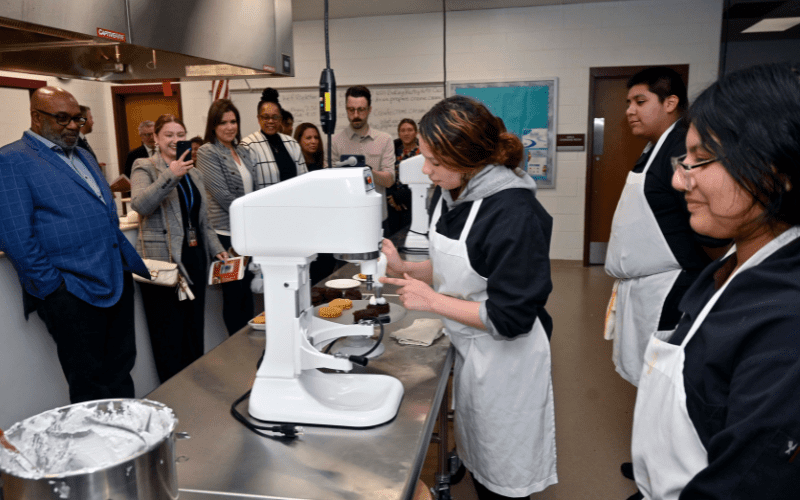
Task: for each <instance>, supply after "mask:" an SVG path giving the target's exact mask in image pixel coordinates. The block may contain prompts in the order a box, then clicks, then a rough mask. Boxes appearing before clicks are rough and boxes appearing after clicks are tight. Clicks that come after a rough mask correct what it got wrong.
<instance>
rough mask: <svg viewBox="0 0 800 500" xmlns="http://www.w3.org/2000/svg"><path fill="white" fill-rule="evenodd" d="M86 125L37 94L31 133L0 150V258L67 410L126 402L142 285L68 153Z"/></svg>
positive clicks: (53, 98)
mask: <svg viewBox="0 0 800 500" xmlns="http://www.w3.org/2000/svg"><path fill="white" fill-rule="evenodd" d="M85 122H86V118H84V117H83V115H81V112H80V108H79V106H78V102H77V101H76V100H75V98H74V97H73V96H72V94H70V93H69V92H67V91H65V90H63V89H61V88H58V87H42V88H40V89H38V90H36V92H34V93H33V95H32V96H31V128H30V130H27V131H25V133H24V134H23V136H22V139H20V140H18V141H16V142H13V143H11V144H8V145H7V146H5V147H3V148H2V149H0V250H2V251H3V252H5V253H6V254H7V256H8V258H9V259H10V261H11V263H12V264H13V265H14V268H15V269H16V270H17V274H18V276H19V281H20V284H21V285H22V289H23V299H24V300H23V303H24V304H25V317H26V318H27V316H28V314H29V313H30V312H32V311H33V310H36V311H37V312H38V314H39V316H40V317H41V318H42V320H43V321H44V323H45V325H46V326H47V330H48V331H49V332H50V335H52V336H53V339H54V340H55V342H56V346H57V350H58V358H59V361H60V362H61V367H62V370H63V371H64V375H65V377H66V379H67V383H68V384H69V395H70V400H71V401H72V402H73V403H76V402H80V401H87V400H92V399H102V398H119V397H134V390H133V379H132V378H131V375H130V371H131V369H132V368H133V365H134V362H135V360H136V344H135V339H134V328H133V279H132V277H131V272H135V273H137V274H140V275H143V276H149V275H148V273H147V268H146V267H145V265H144V263H143V262H142V260H141V259H140V258H139V256H138V255H137V253H136V250H135V249H134V248H133V246H132V245H131V244H130V243H129V242H128V240H127V239H126V238H125V236H124V235H123V234H122V232H121V231H120V230H119V219H118V217H117V210H116V205H115V203H114V198H113V196H112V194H111V191H110V190H109V188H108V184H107V183H106V182H105V180H104V179H103V177H102V174H101V172H100V168H99V166H98V165H97V162H96V161H95V160H94V158H93V157H92V156H91V155H90V154H89V153H88V152H87V151H86V150H84V149H82V148H79V147H76V144H77V141H78V133H79V131H80V128H81V126H82V125H83V124H84V123H85Z"/></svg>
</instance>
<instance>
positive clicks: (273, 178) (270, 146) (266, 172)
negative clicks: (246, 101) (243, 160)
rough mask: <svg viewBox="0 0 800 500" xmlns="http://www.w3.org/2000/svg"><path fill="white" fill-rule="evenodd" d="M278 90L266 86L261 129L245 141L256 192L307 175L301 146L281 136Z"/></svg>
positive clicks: (260, 115)
mask: <svg viewBox="0 0 800 500" xmlns="http://www.w3.org/2000/svg"><path fill="white" fill-rule="evenodd" d="M282 110H283V108H281V105H280V103H279V102H278V91H277V90H275V89H273V88H270V87H267V88H265V89H264V92H262V93H261V100H260V101H259V102H258V109H257V112H258V124H259V126H260V127H261V130H258V131H257V132H253V133H252V134H250V135H248V136H247V137H245V138H244V139H242V142H241V143H242V145H244V146H247V147H248V148H250V151H251V152H252V153H253V157H254V160H255V163H256V178H255V179H254V181H255V189H261V188H264V187H267V186H271V185H273V184H277V183H279V182H281V181H285V180H286V179H291V178H292V177H296V176H298V175H302V174H305V173H307V172H308V169H307V168H306V161H305V159H304V158H303V152H302V151H301V150H300V145H299V144H298V143H297V141H295V140H294V139H293V138H292V137H290V136H288V135H285V134H283V133H281V131H282V130H283V115H282Z"/></svg>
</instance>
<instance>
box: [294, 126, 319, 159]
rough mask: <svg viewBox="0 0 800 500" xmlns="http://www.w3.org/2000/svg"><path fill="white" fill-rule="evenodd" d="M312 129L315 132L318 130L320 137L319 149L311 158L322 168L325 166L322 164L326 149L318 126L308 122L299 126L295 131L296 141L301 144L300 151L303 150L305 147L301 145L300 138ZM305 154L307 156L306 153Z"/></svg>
mask: <svg viewBox="0 0 800 500" xmlns="http://www.w3.org/2000/svg"><path fill="white" fill-rule="evenodd" d="M310 128H313V129H314V130H316V131H317V136H318V137H319V148H318V149H317V152H316V153H314V154H312V155H311V158H313V159H314V163H316V164H317V165H319V166H320V168H321V167H322V165H323V163H322V162H323V160H324V158H325V148H324V146H323V145H322V136H321V135H320V133H319V129H318V128H317V126H316V125H314V124H313V123H308V122H304V123H301V124H300V125H298V126H297V128H296V129H294V140H296V141H297V143H298V144H300V149H301V150H302V149H303V145H302V144H301V143H300V138H301V137H303V133H304V132H305V131H306V130H308V129H310ZM303 154H304V155H305V152H304V153H303Z"/></svg>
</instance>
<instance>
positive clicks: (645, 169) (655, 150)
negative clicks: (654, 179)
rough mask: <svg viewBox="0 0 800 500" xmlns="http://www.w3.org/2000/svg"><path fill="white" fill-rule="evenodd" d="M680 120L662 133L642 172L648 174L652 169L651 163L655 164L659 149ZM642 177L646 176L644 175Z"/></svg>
mask: <svg viewBox="0 0 800 500" xmlns="http://www.w3.org/2000/svg"><path fill="white" fill-rule="evenodd" d="M679 121H680V120H675V123H673V124H672V125H670V127H669V128H668V129H667V130H666V131H665V132H664V133H663V134H661V137H659V138H658V142H656V145H655V147H654V148H653V151H652V152H651V153H650V158H648V159H647V165H645V166H644V170H642V174H646V173H647V171H648V170H650V165H652V164H653V159H654V158H655V157H656V155H657V154H658V151H659V150H660V149H661V146H662V145H663V144H664V141H665V140H667V136H668V135H669V134H670V132H672V129H674V128H675V125H677V123H678V122H679ZM642 177H644V175H643V176H642Z"/></svg>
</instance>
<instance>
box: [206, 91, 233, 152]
mask: <svg viewBox="0 0 800 500" xmlns="http://www.w3.org/2000/svg"><path fill="white" fill-rule="evenodd" d="M228 111H233V114H234V115H235V116H236V125H238V127H237V128H236V141H235V142H234V144H238V143H239V141H241V140H242V127H241V124H242V120H241V119H240V118H239V110H238V109H236V106H234V105H233V102H232V101H231V100H230V99H217V100H216V101H214V102H213V103H211V107H210V108H208V120H206V135H205V136H204V139H205V141H206V142H217V131H216V129H217V125H219V124H220V123H222V117H223V116H224V115H225V113H227V112H228Z"/></svg>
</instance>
